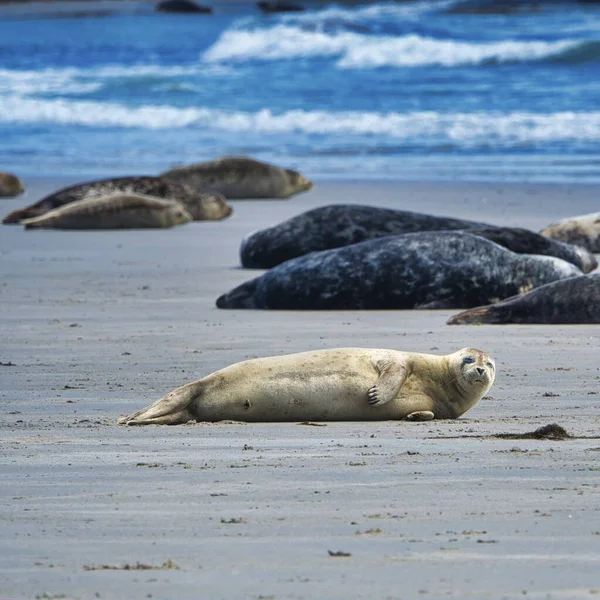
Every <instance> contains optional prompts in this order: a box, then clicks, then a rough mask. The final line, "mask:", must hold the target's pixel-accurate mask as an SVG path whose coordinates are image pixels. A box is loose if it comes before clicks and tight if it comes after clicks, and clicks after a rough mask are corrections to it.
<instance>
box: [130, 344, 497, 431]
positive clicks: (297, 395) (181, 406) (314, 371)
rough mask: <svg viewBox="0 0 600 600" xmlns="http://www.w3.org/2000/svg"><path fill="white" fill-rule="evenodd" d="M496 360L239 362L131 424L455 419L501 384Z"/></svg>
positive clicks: (385, 355) (463, 354)
mask: <svg viewBox="0 0 600 600" xmlns="http://www.w3.org/2000/svg"><path fill="white" fill-rule="evenodd" d="M494 376H495V364H494V360H493V358H492V357H491V356H490V355H489V354H487V353H486V352H483V351H481V350H475V349H474V348H463V349H462V350H459V351H458V352H454V353H453V354H449V355H447V356H436V355H433V354H418V353H415V352H400V351H397V350H379V349H369V348H336V349H329V350H315V351H312V352H302V353H299V354H286V355H283V356H271V357H267V358H257V359H253V360H247V361H244V362H240V363H236V364H234V365H231V366H229V367H226V368H225V369H221V370H220V371H216V372H215V373H212V374H211V375H208V376H206V377H204V378H203V379H200V380H199V381H195V382H194V383H189V384H188V385H184V386H182V387H179V388H176V389H175V390H173V391H172V392H170V393H169V394H167V395H166V396H163V397H162V398H161V399H160V400H157V401H156V402H154V403H153V404H151V405H150V406H148V407H147V408H144V409H142V410H140V411H138V412H136V413H133V414H132V415H129V416H128V417H121V418H120V419H119V423H120V424H126V425H152V424H156V425H176V424H178V423H186V422H188V421H190V420H196V421H221V420H224V419H232V420H236V421H263V422H265V421H381V420H391V419H408V420H413V421H417V420H419V421H429V420H431V419H456V418H457V417H459V416H460V415H462V414H463V413H464V412H466V411H467V410H469V408H471V407H472V406H473V405H475V404H476V403H477V401H478V400H480V399H481V398H482V396H483V395H484V394H485V393H486V392H487V391H488V390H489V389H490V387H491V385H492V383H493V382H494Z"/></svg>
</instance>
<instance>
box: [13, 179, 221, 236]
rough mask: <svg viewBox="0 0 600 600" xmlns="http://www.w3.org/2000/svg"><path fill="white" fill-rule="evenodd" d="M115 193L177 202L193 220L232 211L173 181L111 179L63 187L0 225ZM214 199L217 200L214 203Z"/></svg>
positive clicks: (212, 194) (213, 196)
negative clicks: (219, 206)
mask: <svg viewBox="0 0 600 600" xmlns="http://www.w3.org/2000/svg"><path fill="white" fill-rule="evenodd" d="M115 193H127V194H143V195H146V196H154V197H157V198H164V199H168V200H178V201H180V202H182V203H183V204H184V205H185V207H186V210H187V211H188V212H189V213H190V214H191V216H192V218H194V219H195V220H203V219H223V218H225V217H227V216H229V215H230V214H231V212H232V210H231V207H229V206H228V205H227V202H226V201H225V199H224V198H222V196H220V195H218V194H217V193H215V192H212V191H209V190H207V191H205V192H204V193H198V192H196V191H194V190H192V189H190V188H188V187H187V186H185V185H182V184H180V183H177V182H175V181H167V180H164V179H161V178H160V177H149V176H141V177H115V178H112V179H99V180H96V181H88V182H85V183H78V184H76V185H72V186H69V187H66V188H63V189H61V190H58V191H57V192H54V193H53V194H50V195H48V196H46V197H45V198H42V199H41V200H40V201H39V202H36V203H35V204H32V205H31V206H28V207H27V208H24V209H19V210H15V211H13V212H11V213H10V214H9V215H7V216H6V217H5V218H4V220H3V221H2V222H3V223H5V224H10V223H19V222H20V221H22V220H23V219H30V218H32V217H37V216H39V215H43V214H44V213H46V212H48V211H49V210H53V209H55V208H60V207H61V206H64V205H65V204H70V203H71V202H77V201H78V200H83V199H87V198H98V197H100V196H109V195H111V194H115ZM217 196H218V197H219V198H221V199H220V200H216V198H217ZM217 205H221V208H220V209H216V208H217Z"/></svg>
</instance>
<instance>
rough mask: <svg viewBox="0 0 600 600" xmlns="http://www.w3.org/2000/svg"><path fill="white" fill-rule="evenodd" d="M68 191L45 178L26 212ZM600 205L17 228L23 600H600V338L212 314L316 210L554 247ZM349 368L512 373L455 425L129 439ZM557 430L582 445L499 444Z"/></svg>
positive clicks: (15, 525)
mask: <svg viewBox="0 0 600 600" xmlns="http://www.w3.org/2000/svg"><path fill="white" fill-rule="evenodd" d="M67 183H72V181H66V180H58V179H57V180H51V179H44V180H41V179H39V180H36V179H25V184H26V185H27V187H28V191H27V193H26V194H25V195H24V196H22V197H20V198H17V199H13V200H6V201H4V200H3V201H2V203H1V205H0V208H1V209H2V214H3V215H4V214H6V213H8V212H9V211H10V210H13V209H15V208H17V207H21V206H25V205H28V204H30V203H32V202H34V201H36V200H37V199H39V198H40V197H42V196H43V195H45V194H47V193H49V192H51V191H53V190H55V189H58V188H59V187H62V186H63V185H66V184H67ZM599 195H600V186H593V185H588V186H577V185H534V184H489V183H473V184H467V183H464V184H445V183H410V182H404V183H392V182H388V183H376V182H368V183H361V182H317V185H316V186H315V188H314V189H313V190H312V191H311V192H309V193H307V194H303V195H300V196H297V197H295V198H292V199H290V200H286V201H235V202H232V206H233V207H234V211H235V212H234V215H233V216H232V217H231V218H230V219H228V220H226V221H223V222H210V223H192V224H189V225H186V226H184V227H181V228H176V229H172V230H158V231H115V232H59V231H40V232H36V231H24V230H23V229H22V228H21V227H18V226H3V227H2V230H1V234H0V255H1V260H0V274H1V281H2V283H1V286H0V297H1V300H2V320H1V324H2V329H1V331H2V336H1V339H2V344H1V348H0V365H1V366H0V375H1V381H2V385H1V388H0V395H1V397H2V403H3V407H4V410H3V411H2V416H1V417H0V427H1V429H2V435H1V436H0V445H1V449H2V451H1V454H0V455H1V458H0V460H1V462H2V473H3V485H2V487H1V488H0V489H1V491H0V493H1V507H2V517H1V521H0V523H1V526H0V547H1V553H2V564H3V568H2V570H1V572H0V597H1V598H10V599H17V598H19V599H21V598H68V599H71V598H110V599H128V598H135V599H137V598H190V599H191V598H214V599H220V598H223V599H225V598H227V599H237V598H239V599H259V598H261V599H263V600H264V599H267V598H272V599H277V600H280V599H299V598H307V599H308V598H340V599H342V598H344V599H348V598H369V599H373V598H380V599H384V598H385V599H392V598H393V599H400V598H402V599H406V598H457V599H465V598H473V599H483V598H493V599H498V598H516V597H527V598H536V599H537V598H544V599H547V598H552V599H554V598H557V599H558V598H561V599H562V598H565V599H566V598H569V599H573V598H587V597H597V595H598V594H600V578H599V575H598V573H599V572H600V502H599V499H600V463H599V459H600V437H599V436H600V427H599V425H600V366H599V364H598V352H599V348H600V326H527V327H525V326H479V327H449V326H447V325H446V324H445V323H446V319H447V318H448V317H449V316H450V315H451V314H454V312H457V311H389V312H379V311H375V312H358V311H344V312H295V313H294V312H269V311H221V310H218V309H217V308H215V304H214V302H215V299H216V297H217V296H218V295H219V294H221V293H223V292H224V291H226V290H229V289H231V288H232V287H234V286H235V285H237V284H239V283H241V282H243V281H245V280H246V279H249V278H250V277H252V276H253V275H255V274H256V273H257V272H256V271H245V270H242V269H241V268H239V266H238V265H239V260H238V248H239V242H240V240H241V239H242V237H243V235H244V234H246V233H248V232H250V231H252V230H254V229H257V228H261V227H265V226H268V225H271V224H275V223H277V222H279V221H281V220H283V219H285V218H288V217H290V216H293V215H295V214H298V213H300V212H302V211H304V210H307V209H309V208H313V207H315V206H319V205H323V204H327V203H334V202H335V203H339V202H353V203H363V204H364V203H367V204H373V205H378V206H390V207H395V208H403V209H407V210H417V211H421V212H429V213H435V214H445V215H450V216H454V217H459V218H468V219H473V220H478V221H488V222H490V223H494V224H502V225H512V226H524V227H529V228H532V229H534V230H537V229H539V228H541V227H543V226H544V225H546V224H547V223H549V222H551V221H552V220H555V219H558V218H562V217H566V216H569V215H574V214H583V213H587V212H592V211H596V210H597V209H598V205H597V203H598V197H599ZM335 346H340V347H342V346H364V347H389V348H397V349H401V350H411V351H419V352H433V353H440V354H446V353H449V352H452V351H454V350H456V349H458V348H461V347H463V346H475V347H479V348H482V349H485V350H487V351H489V352H490V353H492V354H493V355H494V356H495V357H496V359H497V366H498V376H497V379H496V383H495V385H494V387H493V388H492V390H491V392H490V395H489V396H488V397H486V398H485V399H484V400H482V401H481V402H480V403H479V404H478V405H477V406H476V407H474V408H473V409H472V410H471V411H469V412H468V413H467V414H466V415H464V416H463V417H462V418H460V419H459V420H457V421H439V422H436V421H434V422H430V423H407V422H380V423H327V424H323V425H321V426H310V425H301V424H297V423H289V424H237V423H235V424H231V423H230V424H226V423H221V424H204V423H199V424H195V425H191V424H188V425H185V426H178V427H147V428H131V427H130V428H127V427H122V426H117V425H116V419H117V417H118V416H119V415H122V414H126V413H130V412H132V411H133V410H135V409H137V408H141V407H142V406H144V405H146V404H147V403H149V402H150V401H151V400H153V399H156V398H158V397H160V396H161V395H163V394H164V393H165V392H167V391H169V390H170V389H172V388H174V387H176V386H179V385H181V384H183V383H186V382H189V381H192V380H195V379H198V378H200V377H202V376H204V375H205V374H207V373H209V372H211V371H213V370H216V369H218V368H221V367H224V366H226V365H228V364H231V363H233V362H236V361H240V360H244V359H247V358H251V357H258V356H265V355H271V354H282V353H288V352H296V351H302V350H310V349H317V348H325V347H335ZM550 423H558V424H559V425H561V426H562V427H564V428H565V429H566V430H567V431H568V432H569V433H570V434H571V435H573V436H575V437H574V438H573V439H569V440H565V441H550V440H535V439H503V438H497V437H493V436H495V435H498V434H506V433H515V434H518V433H526V432H530V431H533V430H535V429H537V428H538V427H540V426H543V425H547V424H550ZM331 553H333V555H332V554H331ZM338 553H341V554H338ZM150 567H152V568H150Z"/></svg>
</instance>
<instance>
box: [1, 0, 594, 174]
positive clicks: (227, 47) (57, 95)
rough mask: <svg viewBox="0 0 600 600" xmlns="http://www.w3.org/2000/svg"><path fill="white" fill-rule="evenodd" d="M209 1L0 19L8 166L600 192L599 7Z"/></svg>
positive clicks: (440, 1) (4, 163) (34, 170)
mask: <svg viewBox="0 0 600 600" xmlns="http://www.w3.org/2000/svg"><path fill="white" fill-rule="evenodd" d="M204 4H212V5H213V6H214V7H215V11H214V13H213V15H210V16H204V15H197V16H196V15H185V16H182V15H165V14H159V13H155V12H154V11H153V8H152V5H150V4H143V3H139V4H134V5H132V6H134V7H135V8H133V9H128V10H126V11H124V10H121V11H116V12H114V13H110V12H109V14H104V13H100V14H91V15H88V16H81V15H73V14H70V13H69V12H66V13H64V14H60V15H56V14H48V15H47V16H43V15H39V14H38V15H36V14H33V13H31V12H30V13H23V14H20V13H18V12H17V13H0V170H5V171H6V170H9V171H14V172H15V173H17V174H19V175H21V176H28V175H42V176H44V175H67V176H71V175H82V174H85V175H88V176H90V175H93V176H113V175H115V176H116V175H133V174H155V173H158V172H160V171H161V170H164V169H166V168H168V167H170V166H171V165H174V164H182V163H191V162H197V161H201V160H206V159H211V158H215V157H218V156H222V155H250V156H253V157H255V158H258V159H262V160H267V161H272V162H275V163H277V164H280V165H283V166H289V167H295V168H299V169H300V170H302V171H303V172H304V173H305V174H307V175H308V176H310V177H311V178H316V179H319V178H321V179H384V180H394V179H395V180H451V181H468V180H495V181H548V182H555V181H558V182H583V183H586V182H588V183H592V182H594V183H597V182H600V5H594V4H584V3H581V4H580V3H577V2H565V3H556V2H549V3H545V2H542V3H538V4H536V3H523V4H522V5H520V4H519V3H513V4H512V5H511V10H508V11H504V10H501V9H499V10H496V11H495V9H494V8H493V6H494V3H493V2H491V1H490V2H488V3H487V5H486V6H487V8H488V9H489V8H490V7H492V9H491V14H489V11H488V10H482V11H479V10H475V11H469V10H464V5H463V4H462V3H461V2H459V1H458V0H420V1H414V2H375V3H373V2H371V3H368V4H367V3H362V4H361V3H358V4H357V3H352V4H344V3H341V4H333V3H332V4H323V3H320V4H319V5H318V6H315V5H311V6H312V8H311V7H309V10H307V11H306V12H303V13H288V14H279V15H263V14H261V13H260V12H259V11H258V10H257V9H255V8H254V6H253V5H251V4H245V5H244V4H242V5H235V4H231V3H227V4H220V3H219V2H218V1H217V0H214V1H213V2H210V1H209V0H206V1H205V2H204ZM471 4H473V2H472V3H471ZM475 4H476V2H475ZM482 8H484V7H483V5H482ZM513 9H514V10H513ZM494 12H496V14H494Z"/></svg>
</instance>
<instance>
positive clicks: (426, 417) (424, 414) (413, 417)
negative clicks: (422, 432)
mask: <svg viewBox="0 0 600 600" xmlns="http://www.w3.org/2000/svg"><path fill="white" fill-rule="evenodd" d="M434 418H435V415H434V414H433V413H432V412H431V411H430V410H416V411H415V412H411V413H410V414H409V415H406V420H407V421H433V419H434Z"/></svg>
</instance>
